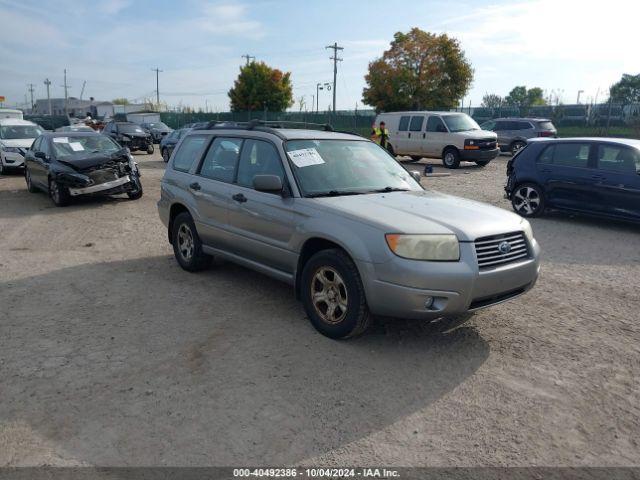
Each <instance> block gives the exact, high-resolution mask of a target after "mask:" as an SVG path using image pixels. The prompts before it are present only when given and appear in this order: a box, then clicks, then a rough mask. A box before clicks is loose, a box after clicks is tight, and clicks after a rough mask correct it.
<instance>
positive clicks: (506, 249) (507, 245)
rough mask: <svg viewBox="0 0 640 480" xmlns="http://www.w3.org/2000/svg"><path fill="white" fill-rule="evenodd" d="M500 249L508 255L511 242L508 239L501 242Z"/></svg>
mask: <svg viewBox="0 0 640 480" xmlns="http://www.w3.org/2000/svg"><path fill="white" fill-rule="evenodd" d="M498 250H499V251H500V253H502V254H503V255H506V254H507V253H509V252H510V251H511V244H510V243H509V242H507V241H506V240H505V241H504V242H500V244H499V245H498Z"/></svg>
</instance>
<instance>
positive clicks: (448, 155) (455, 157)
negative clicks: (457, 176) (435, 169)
mask: <svg viewBox="0 0 640 480" xmlns="http://www.w3.org/2000/svg"><path fill="white" fill-rule="evenodd" d="M442 164H443V165H444V166H445V167H447V168H458V167H459V166H460V154H459V153H458V150H456V149H455V148H447V149H446V150H445V151H444V153H443V154H442Z"/></svg>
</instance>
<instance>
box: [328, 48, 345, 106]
mask: <svg viewBox="0 0 640 480" xmlns="http://www.w3.org/2000/svg"><path fill="white" fill-rule="evenodd" d="M324 48H330V49H331V50H333V57H330V59H331V60H333V114H334V115H335V114H336V77H337V75H338V62H341V61H342V59H341V58H339V57H338V50H344V47H339V46H338V42H333V45H329V46H327V47H324Z"/></svg>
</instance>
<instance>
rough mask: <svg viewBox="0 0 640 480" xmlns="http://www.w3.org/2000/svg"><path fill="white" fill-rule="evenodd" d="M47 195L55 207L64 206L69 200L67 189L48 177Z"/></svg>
mask: <svg viewBox="0 0 640 480" xmlns="http://www.w3.org/2000/svg"><path fill="white" fill-rule="evenodd" d="M49 196H50V197H51V200H52V201H53V203H54V204H55V205H56V207H66V206H67V205H69V203H70V202H71V195H70V194H69V189H68V188H67V187H65V186H64V185H60V184H59V183H58V182H56V181H55V180H53V179H52V178H50V179H49Z"/></svg>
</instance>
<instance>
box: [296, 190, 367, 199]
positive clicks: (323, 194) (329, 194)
mask: <svg viewBox="0 0 640 480" xmlns="http://www.w3.org/2000/svg"><path fill="white" fill-rule="evenodd" d="M364 193H368V192H354V191H350V190H329V191H328V192H319V193H311V194H309V195H307V197H308V198H317V197H341V196H343V195H362V194H364Z"/></svg>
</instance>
